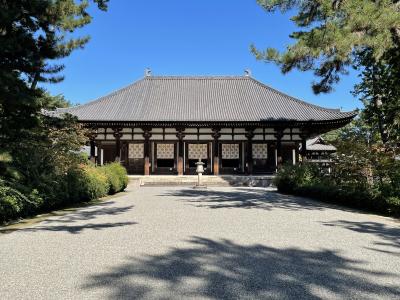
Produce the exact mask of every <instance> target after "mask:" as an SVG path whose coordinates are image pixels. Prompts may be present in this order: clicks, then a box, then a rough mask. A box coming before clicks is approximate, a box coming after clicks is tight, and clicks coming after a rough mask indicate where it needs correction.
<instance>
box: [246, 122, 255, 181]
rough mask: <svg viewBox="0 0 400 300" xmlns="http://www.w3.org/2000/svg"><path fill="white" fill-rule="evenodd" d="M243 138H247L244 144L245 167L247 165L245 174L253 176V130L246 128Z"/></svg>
mask: <svg viewBox="0 0 400 300" xmlns="http://www.w3.org/2000/svg"><path fill="white" fill-rule="evenodd" d="M245 137H246V138H247V142H246V165H247V170H246V171H247V174H249V175H250V174H253V137H254V128H246V133H245Z"/></svg>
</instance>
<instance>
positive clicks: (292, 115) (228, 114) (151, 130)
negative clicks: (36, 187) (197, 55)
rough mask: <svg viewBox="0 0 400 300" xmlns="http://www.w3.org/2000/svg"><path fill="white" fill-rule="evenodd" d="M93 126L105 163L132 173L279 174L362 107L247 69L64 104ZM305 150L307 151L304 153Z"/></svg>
mask: <svg viewBox="0 0 400 300" xmlns="http://www.w3.org/2000/svg"><path fill="white" fill-rule="evenodd" d="M63 113H70V114H72V115H74V116H76V117H77V118H78V120H79V121H80V122H82V123H83V124H85V126H87V127H89V128H91V130H92V139H91V140H90V145H91V155H92V156H93V157H95V158H96V162H97V163H98V164H104V163H107V162H111V161H116V160H117V161H120V162H121V163H122V164H123V165H124V166H125V167H126V168H127V170H128V172H129V173H130V174H145V175H150V174H171V175H172V174H178V175H182V174H194V172H195V166H196V165H195V163H196V162H197V161H198V160H199V159H201V160H202V161H203V162H204V163H205V168H206V174H215V175H218V174H257V173H258V174H265V173H273V172H275V171H276V169H277V167H278V166H279V165H280V164H282V163H285V162H290V163H297V161H298V157H299V146H300V145H301V144H302V145H304V147H303V149H306V147H305V144H306V141H307V139H309V138H310V137H314V136H316V135H319V134H321V133H324V132H327V131H329V130H332V129H336V128H339V127H341V126H344V125H345V124H347V123H349V122H350V121H351V119H352V118H353V117H354V116H355V115H356V113H355V112H341V111H340V110H337V109H327V108H323V107H319V106H316V105H312V104H309V103H306V102H303V101H301V100H298V99H295V98H293V97H290V96H288V95H286V94H284V93H281V92H279V91H277V90H275V89H273V88H271V87H269V86H267V85H265V84H263V83H261V82H259V81H257V80H255V79H254V78H252V77H251V76H250V74H249V73H246V74H245V75H244V76H196V77H191V76H152V75H151V73H150V72H149V71H147V72H146V74H145V77H144V78H143V79H141V80H139V81H137V82H135V83H133V84H131V85H129V86H127V87H125V88H122V89H120V90H117V91H115V92H113V93H111V94H110V95H107V96H104V97H102V98H100V99H98V100H95V101H92V102H89V103H87V104H84V105H80V106H76V107H72V108H67V109H58V110H57V111H56V112H55V114H57V115H60V114H63ZM303 155H305V151H304V152H303Z"/></svg>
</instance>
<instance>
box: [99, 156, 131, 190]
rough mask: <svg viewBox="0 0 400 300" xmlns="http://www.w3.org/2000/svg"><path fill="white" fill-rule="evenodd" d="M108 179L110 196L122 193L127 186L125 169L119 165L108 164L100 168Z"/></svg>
mask: <svg viewBox="0 0 400 300" xmlns="http://www.w3.org/2000/svg"><path fill="white" fill-rule="evenodd" d="M102 169H103V171H104V173H105V175H106V176H107V178H108V183H109V185H110V194H115V193H118V192H120V191H123V190H124V189H125V188H126V186H127V185H128V176H127V172H126V169H125V168H124V167H123V166H121V164H120V163H117V162H115V163H110V164H107V165H104V166H103V167H102Z"/></svg>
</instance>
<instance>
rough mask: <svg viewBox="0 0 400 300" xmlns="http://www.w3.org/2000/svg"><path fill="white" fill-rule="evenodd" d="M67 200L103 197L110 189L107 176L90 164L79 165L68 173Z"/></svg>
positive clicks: (79, 200) (87, 199) (80, 200)
mask: <svg viewBox="0 0 400 300" xmlns="http://www.w3.org/2000/svg"><path fill="white" fill-rule="evenodd" d="M67 177H68V179H67V180H68V190H69V200H70V201H71V202H82V201H89V200H92V199H98V198H101V197H104V196H106V195H107V194H108V192H109V191H110V185H109V181H108V178H107V176H106V175H105V174H104V172H103V171H102V170H101V168H96V167H94V166H91V165H80V166H78V167H77V168H75V169H73V170H70V172H69V173H68V176H67Z"/></svg>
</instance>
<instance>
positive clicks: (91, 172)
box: [0, 162, 128, 224]
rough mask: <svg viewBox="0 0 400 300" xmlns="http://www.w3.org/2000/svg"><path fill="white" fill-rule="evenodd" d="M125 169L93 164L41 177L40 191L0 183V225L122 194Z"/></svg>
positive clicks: (3, 182) (19, 185)
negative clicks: (118, 193) (108, 195)
mask: <svg viewBox="0 0 400 300" xmlns="http://www.w3.org/2000/svg"><path fill="white" fill-rule="evenodd" d="M127 184H128V176H127V173H126V170H125V168H124V167H123V166H121V165H120V164H119V163H112V164H109V165H105V166H101V167H96V166H94V165H93V164H91V163H90V162H85V163H81V164H78V165H74V166H73V167H71V168H70V169H69V170H68V171H67V173H66V174H62V175H58V176H57V177H51V178H50V177H48V178H44V177H42V179H41V181H40V185H38V186H37V188H35V189H32V187H29V186H26V185H22V184H19V183H13V184H12V187H11V185H10V184H9V183H6V182H5V181H4V180H0V224H1V223H3V222H6V221H9V220H13V219H17V218H20V217H26V216H31V215H34V214H36V213H39V212H43V211H50V210H53V209H56V208H60V207H65V206H69V205H71V204H74V203H80V202H87V201H90V200H94V199H98V198H101V197H104V196H106V195H107V194H115V193H117V192H120V191H123V190H124V189H125V187H126V186H127Z"/></svg>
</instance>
